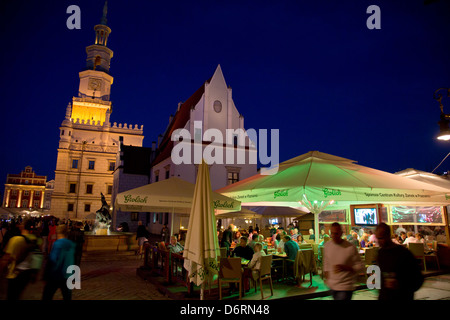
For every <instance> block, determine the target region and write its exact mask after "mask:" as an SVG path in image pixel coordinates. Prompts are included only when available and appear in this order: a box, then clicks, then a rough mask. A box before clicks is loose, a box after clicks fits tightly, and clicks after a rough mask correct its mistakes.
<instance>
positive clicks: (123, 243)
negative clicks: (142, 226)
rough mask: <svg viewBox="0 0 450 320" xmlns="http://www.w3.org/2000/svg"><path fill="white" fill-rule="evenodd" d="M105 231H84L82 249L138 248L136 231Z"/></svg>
mask: <svg viewBox="0 0 450 320" xmlns="http://www.w3.org/2000/svg"><path fill="white" fill-rule="evenodd" d="M106 231H107V234H103V233H104V232H103V231H100V233H101V234H97V233H93V232H85V233H84V244H83V251H133V250H136V249H138V248H139V247H138V245H137V242H136V233H133V232H111V231H108V230H106Z"/></svg>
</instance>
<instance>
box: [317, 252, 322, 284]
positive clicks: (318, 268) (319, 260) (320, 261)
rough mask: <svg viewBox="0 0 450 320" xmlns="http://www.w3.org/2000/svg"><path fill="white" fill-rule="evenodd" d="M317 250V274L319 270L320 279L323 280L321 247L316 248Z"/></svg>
mask: <svg viewBox="0 0 450 320" xmlns="http://www.w3.org/2000/svg"><path fill="white" fill-rule="evenodd" d="M317 249H318V250H317V272H319V270H320V271H321V273H320V278H321V279H322V280H323V246H321V247H318V248H317ZM319 257H320V259H319Z"/></svg>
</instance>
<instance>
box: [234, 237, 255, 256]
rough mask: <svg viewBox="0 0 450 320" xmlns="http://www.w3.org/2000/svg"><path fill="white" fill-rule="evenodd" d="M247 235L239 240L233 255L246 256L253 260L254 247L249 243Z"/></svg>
mask: <svg viewBox="0 0 450 320" xmlns="http://www.w3.org/2000/svg"><path fill="white" fill-rule="evenodd" d="M247 241H248V239H247V237H244V236H242V237H241V239H240V241H239V246H236V248H234V250H233V254H232V256H233V257H239V258H244V259H246V260H252V258H253V253H254V251H253V249H252V248H250V247H249V246H248V245H247Z"/></svg>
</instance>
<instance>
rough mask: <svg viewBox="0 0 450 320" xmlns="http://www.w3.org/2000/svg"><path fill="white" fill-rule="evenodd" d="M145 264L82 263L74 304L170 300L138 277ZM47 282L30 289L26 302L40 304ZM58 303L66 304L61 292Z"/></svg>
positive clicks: (125, 261) (129, 261) (134, 260)
mask: <svg viewBox="0 0 450 320" xmlns="http://www.w3.org/2000/svg"><path fill="white" fill-rule="evenodd" d="M141 265H142V260H139V259H137V258H134V257H133V258H126V259H121V260H113V261H106V260H105V261H102V260H98V261H82V263H81V289H74V290H73V291H72V299H73V300H170V299H169V298H168V297H167V296H165V295H164V294H162V293H160V292H159V291H158V289H157V288H156V286H155V285H153V284H151V283H150V282H148V281H145V280H143V279H142V278H140V277H139V276H138V275H136V269H137V268H138V267H139V266H141ZM43 289H44V282H43V281H41V280H40V281H37V282H36V283H33V284H30V285H28V287H27V288H26V290H25V292H24V294H23V296H22V299H23V300H40V299H41V298H42V292H43ZM54 300H62V295H61V293H60V291H59V290H58V291H57V293H56V294H55V296H54Z"/></svg>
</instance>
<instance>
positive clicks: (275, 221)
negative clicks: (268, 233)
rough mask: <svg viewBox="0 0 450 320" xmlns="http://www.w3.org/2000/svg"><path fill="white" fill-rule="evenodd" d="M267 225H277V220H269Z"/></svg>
mask: <svg viewBox="0 0 450 320" xmlns="http://www.w3.org/2000/svg"><path fill="white" fill-rule="evenodd" d="M269 224H278V218H275V219H269Z"/></svg>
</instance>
